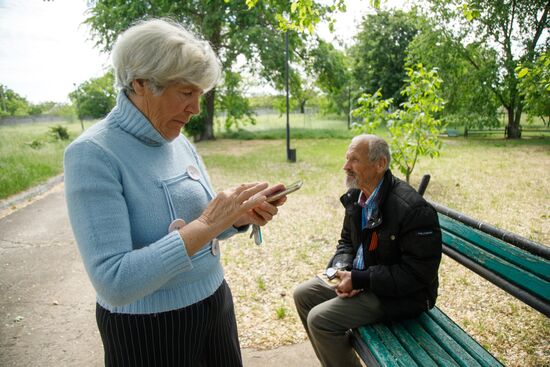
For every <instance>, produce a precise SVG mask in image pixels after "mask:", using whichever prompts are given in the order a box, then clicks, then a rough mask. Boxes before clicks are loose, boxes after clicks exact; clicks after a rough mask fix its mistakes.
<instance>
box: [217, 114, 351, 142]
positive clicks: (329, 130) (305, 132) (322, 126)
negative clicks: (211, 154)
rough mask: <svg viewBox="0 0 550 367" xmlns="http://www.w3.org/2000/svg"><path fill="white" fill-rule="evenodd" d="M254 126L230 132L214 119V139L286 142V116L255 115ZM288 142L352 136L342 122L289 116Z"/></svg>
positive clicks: (234, 129)
mask: <svg viewBox="0 0 550 367" xmlns="http://www.w3.org/2000/svg"><path fill="white" fill-rule="evenodd" d="M255 118H256V124H255V125H246V126H239V127H238V128H233V129H232V130H231V131H226V130H225V128H222V126H223V124H224V121H225V120H224V119H223V118H220V117H218V118H216V120H215V126H216V135H217V136H220V137H222V138H228V139H240V140H252V139H262V140H266V139H285V138H286V114H283V115H279V114H278V113H264V114H260V115H257V116H256V117H255ZM289 126H290V137H291V139H305V138H309V139H326V138H334V139H347V138H351V137H352V136H353V133H352V132H351V131H350V130H348V129H347V122H346V120H345V118H343V117H338V116H319V115H312V114H299V113H292V114H290V116H289Z"/></svg>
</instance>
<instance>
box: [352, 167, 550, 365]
mask: <svg viewBox="0 0 550 367" xmlns="http://www.w3.org/2000/svg"><path fill="white" fill-rule="evenodd" d="M425 178H426V177H425ZM427 181H429V176H428V177H427V179H426V180H423V183H422V184H421V187H420V188H419V192H421V193H423V191H424V190H425V187H426V186H427ZM431 204H432V205H433V206H434V207H435V209H436V210H437V212H438V215H439V221H440V226H441V231H442V237H443V253H444V254H446V255H447V256H449V257H451V258H452V259H454V260H456V261H458V262H459V263H460V264H462V265H464V266H466V267H467V268H469V269H471V270H472V271H474V272H476V273H477V274H479V275H481V276H482V277H484V278H485V279H487V280H489V281H490V282H491V283H493V284H495V285H497V286H498V287H500V288H502V289H503V290H505V291H506V292H508V293H510V294H511V295H513V296H514V297H516V298H518V299H519V300H521V301H523V302H524V303H526V304H527V305H529V306H531V307H533V308H534V309H536V310H537V311H539V312H541V313H543V314H544V315H546V316H547V317H550V261H549V260H550V247H546V246H543V245H541V244H539V243H536V242H533V241H530V240H528V239H525V238H523V237H520V236H518V235H516V234H514V233H511V232H507V231H504V230H501V229H499V228H496V227H494V226H491V225H489V224H486V223H482V222H479V221H477V220H475V219H473V218H470V217H468V216H466V215H463V214H461V213H458V212H456V211H454V210H451V209H448V208H445V207H444V206H441V205H439V204H437V203H433V202H432V203H431ZM349 334H350V338H351V343H352V345H353V346H354V348H355V350H356V351H357V353H358V355H359V356H360V357H361V358H362V359H363V361H364V362H365V363H366V364H367V366H369V367H371V366H406V367H410V366H464V367H472V366H502V364H501V363H500V362H499V361H498V360H497V359H496V358H495V357H493V356H492V355H491V353H489V352H488V351H487V350H485V349H484V348H483V347H482V346H481V345H480V344H479V343H477V342H476V341H475V340H474V339H473V338H472V337H471V336H470V335H468V334H467V333H466V332H465V331H464V330H462V329H461V328H460V327H459V326H458V325H457V324H456V323H454V322H453V321H452V320H451V319H450V318H449V317H447V316H446V315H445V314H444V313H443V312H442V311H441V310H440V309H439V308H437V307H434V308H433V309H432V310H430V311H429V312H425V313H423V314H422V315H420V317H418V318H416V319H411V320H405V321H402V322H392V323H379V324H373V325H366V326H361V327H359V328H357V329H354V330H350V333H349Z"/></svg>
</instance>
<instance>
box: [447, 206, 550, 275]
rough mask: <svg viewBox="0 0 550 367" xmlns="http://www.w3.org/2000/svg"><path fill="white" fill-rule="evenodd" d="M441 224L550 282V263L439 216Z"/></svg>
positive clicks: (448, 230) (451, 231)
mask: <svg viewBox="0 0 550 367" xmlns="http://www.w3.org/2000/svg"><path fill="white" fill-rule="evenodd" d="M439 223H440V225H441V227H442V228H444V229H445V231H447V232H450V233H453V234H455V235H457V236H459V237H461V238H464V239H465V240H467V241H468V242H471V243H473V244H475V245H476V246H478V247H481V248H483V249H485V250H487V251H489V252H491V253H492V254H494V255H496V256H498V257H501V258H503V259H505V260H506V261H508V262H510V263H512V264H514V265H516V266H519V267H521V268H523V269H525V270H527V271H529V272H531V273H533V274H535V275H537V276H538V277H540V278H542V279H544V280H546V281H550V261H548V260H546V259H543V258H541V257H539V256H535V255H533V254H530V253H528V252H526V251H524V250H521V249H519V248H517V247H515V246H510V245H509V244H508V243H506V242H504V241H502V240H499V239H497V238H495V237H493V236H491V235H488V234H486V233H483V232H481V231H478V230H476V229H473V228H471V227H466V226H464V224H462V223H460V222H458V221H456V220H454V219H451V218H449V217H447V216H446V215H443V214H439Z"/></svg>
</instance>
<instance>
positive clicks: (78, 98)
mask: <svg viewBox="0 0 550 367" xmlns="http://www.w3.org/2000/svg"><path fill="white" fill-rule="evenodd" d="M69 98H70V99H71V101H72V102H73V104H74V105H75V106H76V110H77V114H78V117H79V118H80V119H82V118H83V117H91V118H102V117H104V116H105V115H107V114H108V113H109V111H111V109H112V108H113V107H114V106H115V103H116V92H115V89H114V75H113V72H112V71H109V72H107V73H106V74H105V75H103V76H102V77H99V78H91V79H89V80H87V81H85V82H84V83H82V84H80V85H79V86H78V87H77V89H76V90H75V91H73V92H71V93H70V94H69Z"/></svg>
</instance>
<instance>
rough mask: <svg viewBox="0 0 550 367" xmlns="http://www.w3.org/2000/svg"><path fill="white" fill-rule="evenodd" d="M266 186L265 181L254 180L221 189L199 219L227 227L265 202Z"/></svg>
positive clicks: (212, 224) (215, 225) (211, 224)
mask: <svg viewBox="0 0 550 367" xmlns="http://www.w3.org/2000/svg"><path fill="white" fill-rule="evenodd" d="M266 188H267V183H257V182H255V183H248V184H241V185H239V186H237V187H234V188H231V189H228V190H225V191H222V192H220V193H218V195H216V197H215V198H214V199H213V200H212V201H211V202H210V203H209V204H208V206H207V207H206V209H205V210H204V212H203V213H202V214H201V216H200V217H199V220H200V221H203V222H204V223H205V224H207V225H210V226H214V227H217V226H218V225H221V226H222V227H223V228H227V227H229V226H231V225H232V224H234V223H235V222H236V221H237V219H238V218H240V217H242V216H243V215H245V214H246V213H248V212H250V211H251V210H252V209H253V208H256V207H258V206H260V205H262V204H263V203H264V202H265V200H266V195H265V193H264V191H265V189H266Z"/></svg>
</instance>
